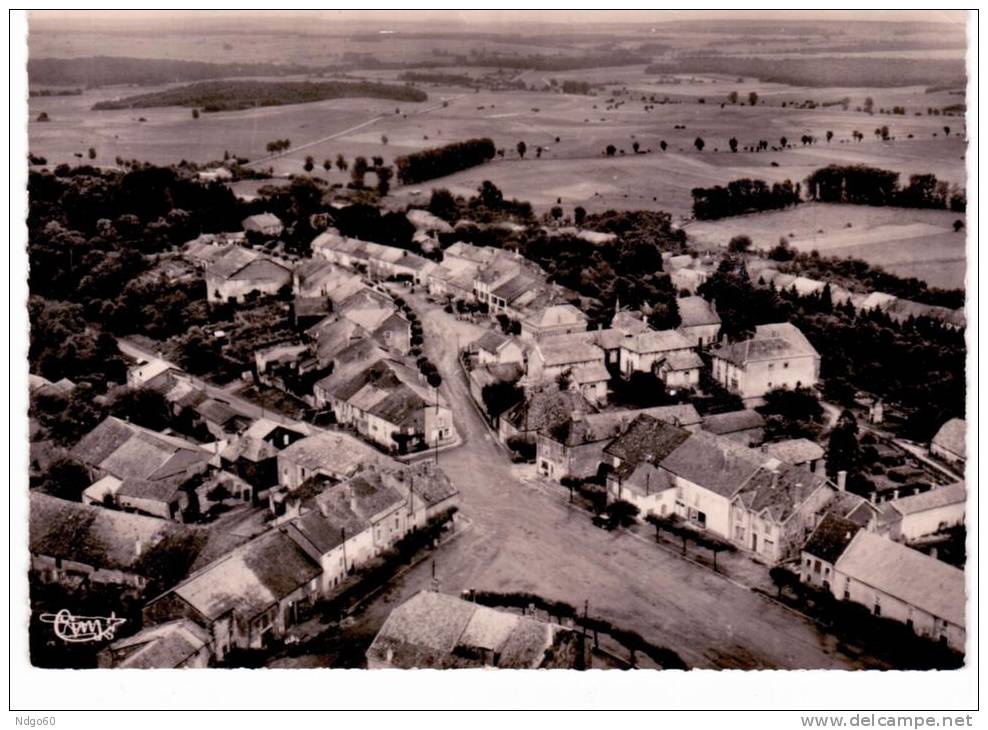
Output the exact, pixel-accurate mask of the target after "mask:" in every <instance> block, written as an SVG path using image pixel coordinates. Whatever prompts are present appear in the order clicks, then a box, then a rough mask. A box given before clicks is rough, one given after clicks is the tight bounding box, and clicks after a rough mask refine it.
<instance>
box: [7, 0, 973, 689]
mask: <svg viewBox="0 0 988 730" xmlns="http://www.w3.org/2000/svg"><path fill="white" fill-rule="evenodd" d="M515 16H517V17H514V19H513V20H512V22H508V19H507V18H505V19H503V20H498V18H497V17H494V18H493V19H490V20H488V21H486V22H484V23H479V22H477V23H472V22H471V21H470V13H469V12H467V13H460V14H458V15H456V16H454V17H451V18H450V19H449V20H448V21H442V22H440V21H434V20H427V19H425V18H424V17H419V16H418V15H417V13H416V12H407V13H404V14H402V15H401V17H398V18H395V17H390V16H388V15H387V14H381V13H375V12H369V11H368V12H363V13H350V14H343V15H340V14H339V13H334V12H325V13H315V12H312V13H309V12H307V11H306V12H295V13H292V12H284V13H249V12H243V13H241V12H231V11H217V12H198V11H197V12H185V13H172V12H166V11H149V12H141V13H128V12H123V11H119V12H100V13H96V12H48V11H32V12H31V13H30V14H29V31H30V35H29V43H28V45H29V59H28V63H27V69H26V72H27V79H28V90H29V98H28V104H27V108H28V115H29V118H28V124H27V138H28V159H27V160H26V164H27V165H28V167H29V178H28V217H27V221H26V225H27V237H28V244H27V249H28V259H29V264H30V270H29V273H28V284H29V290H30V297H29V301H28V302H27V308H28V316H29V319H30V326H31V334H30V348H29V353H28V363H27V367H28V369H29V372H30V375H29V381H30V398H29V412H28V414H27V421H28V433H29V439H30V457H31V458H30V474H29V475H28V491H29V502H30V505H29V511H30V525H29V533H30V534H29V550H30V569H29V571H28V581H29V587H30V602H31V621H30V629H29V630H30V637H29V638H30V648H31V661H32V663H33V664H34V665H35V666H37V667H49V668H67V667H71V668H78V669H94V668H97V667H99V668H116V667H120V668H161V667H164V668H177V667H188V668H207V667H210V668H224V667H230V668H233V667H274V668H293V669H307V668H316V667H321V668H327V667H331V668H360V669H374V668H405V669H409V668H440V669H456V668H470V667H485V666H486V667H498V668H514V669H540V668H541V669H576V670H584V669H591V668H593V669H602V668H604V669H625V670H630V669H650V670H661V671H667V670H691V669H745V670H754V669H776V670H796V669H842V670H888V669H911V670H931V669H939V670H958V669H960V668H962V667H963V666H964V665H965V658H966V656H967V651H968V647H967V641H968V627H967V619H968V616H967V614H966V606H967V602H966V594H965V590H966V589H965V565H966V562H967V553H966V551H967V547H968V545H969V544H970V545H973V544H975V543H974V542H969V541H968V534H967V529H966V527H965V512H966V509H967V490H966V486H965V484H966V481H965V465H966V460H967V454H966V446H965V444H966V434H967V426H966V417H967V414H966V410H965V403H966V396H967V382H966V372H965V363H966V359H967V345H966V340H965V337H966V328H967V319H966V282H967V281H968V266H967V256H966V241H967V237H968V221H967V217H966V216H967V213H966V209H967V160H966V155H967V151H968V129H967V126H966V119H967V116H966V103H967V72H966V54H967V46H968V40H967V33H968V28H967V25H966V20H967V16H966V15H965V14H964V13H962V12H953V11H949V12H948V11H944V12H937V13H933V12H930V13H922V14H910V13H899V14H897V15H894V16H893V15H889V17H887V18H884V19H880V18H879V19H876V18H875V17H872V16H868V17H867V18H863V19H861V20H851V21H849V20H847V19H846V18H845V19H838V18H828V17H827V13H825V12H815V13H808V14H806V15H805V17H802V16H799V15H793V14H790V15H788V16H786V17H781V16H780V17H776V16H773V15H772V14H770V13H769V14H764V15H762V16H759V15H758V14H757V13H734V14H730V13H717V12H711V13H707V14H706V15H704V14H701V13H692V14H687V15H686V16H683V15H682V14H677V13H668V12H659V11H656V12H644V11H642V12H641V13H638V12H637V11H636V12H635V13H625V14H621V15H620V17H619V18H615V20H614V21H613V22H605V23H590V22H584V21H580V20H578V19H573V20H565V19H563V18H562V17H554V15H553V13H536V14H526V13H516V14H515ZM974 276H975V272H971V277H972V282H973V277H974ZM94 627H96V628H95V629H94ZM87 632H89V633H87Z"/></svg>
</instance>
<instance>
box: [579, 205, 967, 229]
mask: <svg viewBox="0 0 988 730" xmlns="http://www.w3.org/2000/svg"><path fill="white" fill-rule="evenodd" d="M586 219H587V209H586V208H584V207H583V206H582V205H578V206H576V207H575V208H573V222H574V223H576V225H578V226H582V225H583V222H584V221H585V220H586ZM955 225H956V222H955ZM962 225H963V224H962Z"/></svg>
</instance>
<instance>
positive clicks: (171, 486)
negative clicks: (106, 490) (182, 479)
mask: <svg viewBox="0 0 988 730" xmlns="http://www.w3.org/2000/svg"><path fill="white" fill-rule="evenodd" d="M180 491H181V490H179V488H178V484H177V483H176V482H174V481H171V480H167V479H159V480H158V481H156V482H150V481H147V480H145V479H124V481H123V482H122V483H121V484H120V486H119V487H118V488H117V490H116V496H117V497H133V498H134V499H143V500H147V501H149V502H161V503H163V504H172V503H173V502H175V500H177V499H178V496H179V494H180Z"/></svg>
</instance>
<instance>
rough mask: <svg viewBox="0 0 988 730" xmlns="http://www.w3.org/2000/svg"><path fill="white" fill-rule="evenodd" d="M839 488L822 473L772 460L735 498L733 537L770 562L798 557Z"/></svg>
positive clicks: (742, 547) (759, 558) (736, 542)
mask: <svg viewBox="0 0 988 730" xmlns="http://www.w3.org/2000/svg"><path fill="white" fill-rule="evenodd" d="M836 491H837V490H836V488H835V487H834V486H833V485H832V484H831V483H830V482H829V481H828V480H827V478H826V477H824V476H822V475H819V474H814V473H813V472H811V471H808V470H806V469H802V468H799V467H796V466H793V465H791V464H785V463H779V462H778V461H777V460H776V461H773V462H769V464H766V465H765V466H763V467H762V468H761V469H759V470H758V471H757V472H756V473H755V474H754V475H753V476H752V477H751V478H750V479H748V480H747V481H746V482H745V484H744V486H742V487H741V489H740V490H739V491H738V492H737V493H736V494H735V495H734V497H733V499H732V500H731V512H730V539H731V540H732V541H733V542H734V544H735V545H737V546H738V547H739V548H741V549H742V550H746V551H748V552H750V553H751V554H752V555H753V556H755V557H756V558H757V559H758V560H761V561H764V562H766V563H769V564H771V565H774V564H776V563H783V562H787V561H790V560H796V559H798V558H799V553H800V550H801V549H802V547H803V544H804V543H805V542H806V539H807V538H808V537H809V535H810V533H811V532H812V530H813V528H814V527H816V525H817V522H818V520H819V515H820V513H821V512H822V511H823V510H824V508H825V507H826V506H827V504H829V502H830V500H831V499H833V496H834V494H836Z"/></svg>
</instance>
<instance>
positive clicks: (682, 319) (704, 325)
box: [676, 296, 720, 347]
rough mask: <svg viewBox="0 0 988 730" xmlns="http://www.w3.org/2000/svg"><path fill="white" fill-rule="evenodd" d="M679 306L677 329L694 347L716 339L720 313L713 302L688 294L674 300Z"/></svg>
mask: <svg viewBox="0 0 988 730" xmlns="http://www.w3.org/2000/svg"><path fill="white" fill-rule="evenodd" d="M676 304H677V306H678V307H679V326H678V327H677V328H676V329H677V331H678V332H679V333H680V334H681V335H682V336H683V337H685V338H686V339H687V340H689V341H690V343H692V345H693V346H694V347H706V346H707V345H712V344H713V343H715V342H716V341H717V335H719V334H720V315H719V314H717V309H716V308H715V307H714V305H713V302H708V301H707V300H706V299H704V298H703V297H698V296H688V297H680V298H679V299H677V300H676Z"/></svg>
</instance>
